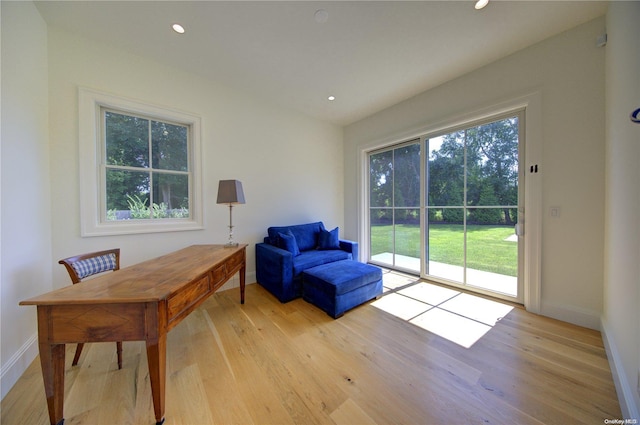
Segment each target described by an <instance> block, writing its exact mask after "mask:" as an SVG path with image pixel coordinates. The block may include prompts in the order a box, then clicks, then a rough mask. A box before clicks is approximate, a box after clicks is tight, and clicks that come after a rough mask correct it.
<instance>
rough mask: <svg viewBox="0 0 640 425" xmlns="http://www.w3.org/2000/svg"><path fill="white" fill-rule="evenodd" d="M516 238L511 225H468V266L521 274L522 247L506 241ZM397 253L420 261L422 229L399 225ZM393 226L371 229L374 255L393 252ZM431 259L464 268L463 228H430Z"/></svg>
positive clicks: (453, 226) (415, 226) (445, 225)
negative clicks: (518, 269) (519, 272)
mask: <svg viewBox="0 0 640 425" xmlns="http://www.w3.org/2000/svg"><path fill="white" fill-rule="evenodd" d="M511 235H513V227H511V226H489V225H468V226H467V267H469V268H472V269H476V270H484V271H488V272H493V273H499V274H503V275H507V276H517V275H518V271H517V268H518V244H517V243H515V242H509V241H506V240H505V239H506V238H508V237H509V236H511ZM396 236H397V240H396V253H397V254H400V255H406V256H409V257H414V258H420V226H418V225H403V224H400V225H396ZM392 237H393V228H392V226H391V225H383V226H372V227H371V255H376V254H380V253H383V252H393V239H392ZM428 238H429V259H430V260H431V261H437V262H440V263H445V264H452V265H455V266H462V265H463V258H464V257H463V252H464V251H463V250H464V233H463V231H462V225H458V224H432V225H431V227H430V229H429V235H428Z"/></svg>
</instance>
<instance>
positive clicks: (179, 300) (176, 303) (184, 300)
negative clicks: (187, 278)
mask: <svg viewBox="0 0 640 425" xmlns="http://www.w3.org/2000/svg"><path fill="white" fill-rule="evenodd" d="M210 291H211V282H210V279H209V275H206V276H204V277H203V278H201V279H199V280H196V281H195V282H193V283H191V284H190V285H189V286H187V287H186V288H185V289H184V290H182V291H180V292H179V293H177V294H175V295H173V296H172V297H171V298H169V301H168V303H167V308H168V313H169V317H168V319H169V321H172V320H173V319H175V318H176V317H178V316H179V315H180V314H181V313H182V312H183V311H188V310H189V307H191V306H192V305H194V304H196V303H197V302H198V301H199V300H200V299H202V298H203V297H206V296H207V295H208V294H209V292H210Z"/></svg>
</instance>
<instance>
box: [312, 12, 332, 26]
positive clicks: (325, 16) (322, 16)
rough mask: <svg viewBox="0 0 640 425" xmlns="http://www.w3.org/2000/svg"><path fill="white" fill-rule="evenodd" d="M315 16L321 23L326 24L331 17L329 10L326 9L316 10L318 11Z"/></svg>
mask: <svg viewBox="0 0 640 425" xmlns="http://www.w3.org/2000/svg"><path fill="white" fill-rule="evenodd" d="M313 18H314V19H315V20H316V22H317V23H319V24H324V23H325V22H327V20H328V19H329V12H327V11H326V10H324V9H318V10H316V13H314V14H313Z"/></svg>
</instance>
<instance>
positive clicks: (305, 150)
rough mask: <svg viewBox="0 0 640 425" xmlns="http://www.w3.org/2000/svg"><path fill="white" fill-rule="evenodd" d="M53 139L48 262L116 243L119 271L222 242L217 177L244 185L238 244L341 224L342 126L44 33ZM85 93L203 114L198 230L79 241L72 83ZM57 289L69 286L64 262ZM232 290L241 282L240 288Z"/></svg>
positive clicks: (223, 212)
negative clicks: (281, 230)
mask: <svg viewBox="0 0 640 425" xmlns="http://www.w3.org/2000/svg"><path fill="white" fill-rule="evenodd" d="M49 84H50V105H49V107H50V122H51V126H50V141H51V180H52V219H53V223H54V228H53V257H54V259H58V258H63V257H65V256H68V255H71V254H74V253H78V252H85V251H89V250H93V249H99V248H108V247H112V246H114V247H115V246H118V247H120V248H121V255H122V264H123V265H124V266H127V265H130V264H133V263H137V262H140V261H142V260H145V259H148V258H152V257H155V256H158V255H161V254H164V253H167V252H170V251H172V250H175V249H177V248H180V247H184V246H187V245H190V244H194V243H224V242H225V241H226V239H227V235H228V233H227V232H228V228H227V224H228V220H229V218H228V215H229V210H228V208H227V207H225V206H223V205H217V204H216V203H215V202H216V195H217V188H218V180H220V179H239V180H241V181H242V183H243V186H244V191H245V198H246V201H247V203H246V204H244V205H239V206H237V207H235V208H234V209H233V217H234V225H235V226H236V227H235V229H234V238H235V239H236V240H238V241H240V242H245V243H249V244H250V247H249V248H248V251H247V254H248V270H247V272H248V276H247V279H248V281H249V282H255V257H254V251H255V249H254V244H255V243H256V242H258V241H262V238H263V236H266V229H267V227H268V226H271V225H281V224H294V223H304V222H307V221H312V220H323V221H325V223H326V224H327V226H340V227H342V223H343V204H342V199H343V195H342V194H343V172H342V164H343V158H342V129H341V128H339V127H336V126H333V125H330V124H326V123H323V122H319V121H317V120H313V119H311V118H308V117H306V116H304V115H301V114H299V113H296V112H292V111H288V110H284V109H282V108H280V107H277V106H275V105H274V104H271V103H269V102H267V101H265V100H262V99H258V98H256V97H254V96H252V95H250V94H247V93H243V92H241V91H238V90H234V89H231V88H228V87H225V86H224V85H221V84H217V83H215V82H212V81H209V80H205V79H203V78H200V77H198V76H196V75H192V74H188V73H185V72H183V71H180V70H179V69H178V68H170V67H166V66H163V65H160V64H158V63H155V62H152V61H149V60H146V59H144V58H141V57H138V56H133V55H130V54H129V53H127V52H124V51H121V50H116V49H114V48H111V47H109V46H106V45H104V44H100V43H98V42H94V41H91V40H88V39H83V38H78V37H76V36H74V35H73V34H70V33H67V32H63V31H59V30H57V29H55V28H51V29H50V30H49ZM79 86H83V87H89V88H92V89H96V90H100V91H103V92H107V93H110V94H114V95H118V96H125V97H127V98H131V99H134V100H138V101H141V102H144V103H150V104H153V105H159V106H168V107H170V108H172V109H178V110H183V111H186V112H189V113H192V114H195V115H199V116H201V117H202V127H203V130H202V140H203V149H202V150H203V161H202V164H203V169H204V173H203V179H204V182H203V191H204V210H205V211H204V216H205V226H206V229H205V230H203V231H189V232H173V233H158V234H142V235H129V236H117V237H116V236H111V237H90V238H81V237H80V230H79V229H80V221H79V216H80V214H79V205H80V199H79V194H78V185H79V182H78V146H79V145H78V143H84V142H86V141H79V140H78V87H79ZM53 277H54V286H56V287H57V286H62V285H66V284H68V282H67V281H68V276H66V272H65V271H64V269H63V268H62V267H60V266H56V267H54V268H53ZM236 284H237V283H236Z"/></svg>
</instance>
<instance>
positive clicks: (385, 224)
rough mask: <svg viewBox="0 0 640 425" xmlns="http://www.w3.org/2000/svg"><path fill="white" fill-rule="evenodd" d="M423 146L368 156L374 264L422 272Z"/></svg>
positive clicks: (411, 144) (412, 144) (416, 143)
mask: <svg viewBox="0 0 640 425" xmlns="http://www.w3.org/2000/svg"><path fill="white" fill-rule="evenodd" d="M421 162H422V161H421V143H420V140H414V141H411V142H409V143H406V144H403V145H401V146H398V147H395V148H393V149H389V150H385V151H383V152H379V153H374V154H372V155H370V157H369V188H370V192H369V193H370V196H369V205H370V208H369V223H370V226H369V230H370V232H369V240H370V250H369V252H370V258H371V260H372V261H373V262H378V263H381V264H385V265H389V266H392V267H395V268H398V269H402V270H408V271H412V272H418V273H419V272H420V263H421V258H422V257H421V252H422V244H421V236H420V211H421V202H420V192H421V186H420V184H421V179H420V175H421V173H420V166H421V165H420V164H421Z"/></svg>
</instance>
